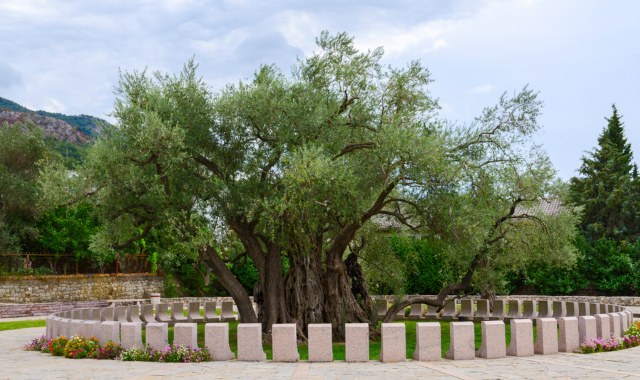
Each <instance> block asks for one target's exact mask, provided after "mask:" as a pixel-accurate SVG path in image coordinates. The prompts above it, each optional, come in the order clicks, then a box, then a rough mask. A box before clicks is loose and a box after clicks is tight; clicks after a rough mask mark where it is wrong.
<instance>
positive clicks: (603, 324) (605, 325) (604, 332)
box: [596, 314, 611, 339]
mask: <svg viewBox="0 0 640 380" xmlns="http://www.w3.org/2000/svg"><path fill="white" fill-rule="evenodd" d="M596 334H598V338H603V339H609V338H610V337H611V324H610V322H609V315H607V314H596Z"/></svg>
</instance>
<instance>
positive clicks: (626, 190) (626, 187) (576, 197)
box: [570, 105, 639, 241]
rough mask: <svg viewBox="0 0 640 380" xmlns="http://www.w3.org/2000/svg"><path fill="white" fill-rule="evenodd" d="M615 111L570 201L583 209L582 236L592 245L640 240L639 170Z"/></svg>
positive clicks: (573, 184)
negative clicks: (634, 162)
mask: <svg viewBox="0 0 640 380" xmlns="http://www.w3.org/2000/svg"><path fill="white" fill-rule="evenodd" d="M612 108H613V115H612V116H611V118H608V119H606V118H605V119H606V120H607V126H606V127H605V128H604V130H603V131H602V133H601V134H600V136H599V137H598V146H597V147H596V148H595V149H594V151H593V152H590V153H588V154H587V155H586V156H583V157H582V166H581V167H580V169H579V171H578V172H579V175H578V176H577V177H574V178H572V179H571V183H570V197H571V200H572V201H573V202H574V203H575V204H577V205H581V206H583V207H584V215H583V219H582V226H581V227H582V230H583V233H584V234H585V236H586V237H588V238H590V239H591V240H593V241H595V240H597V239H599V238H601V237H606V238H612V239H615V240H618V241H622V240H635V239H636V238H637V237H638V222H639V218H638V210H639V208H638V206H639V204H638V194H637V189H638V187H639V186H638V174H637V167H636V166H635V165H634V164H633V163H632V159H633V153H632V151H631V144H629V143H628V142H627V139H626V137H625V136H624V126H623V123H622V122H621V121H620V116H619V115H618V110H617V109H616V106H615V105H613V106H612Z"/></svg>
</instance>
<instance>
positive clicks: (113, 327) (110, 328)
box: [100, 321, 120, 344]
mask: <svg viewBox="0 0 640 380" xmlns="http://www.w3.org/2000/svg"><path fill="white" fill-rule="evenodd" d="M108 341H112V342H114V343H118V344H119V343H120V322H116V321H103V322H102V323H100V342H102V343H106V342H108Z"/></svg>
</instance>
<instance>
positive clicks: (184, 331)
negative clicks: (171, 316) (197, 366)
mask: <svg viewBox="0 0 640 380" xmlns="http://www.w3.org/2000/svg"><path fill="white" fill-rule="evenodd" d="M173 344H174V345H183V346H187V347H191V348H198V324H197V323H176V324H175V325H173Z"/></svg>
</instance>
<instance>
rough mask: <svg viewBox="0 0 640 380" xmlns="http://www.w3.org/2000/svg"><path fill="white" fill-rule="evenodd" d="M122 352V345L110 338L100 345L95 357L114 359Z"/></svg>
mask: <svg viewBox="0 0 640 380" xmlns="http://www.w3.org/2000/svg"><path fill="white" fill-rule="evenodd" d="M120 353H122V346H121V345H119V344H118V343H115V342H113V341H111V340H110V341H108V342H107V343H105V344H103V345H102V346H100V347H98V350H97V351H96V352H95V355H94V358H96V359H99V360H103V359H111V360H113V359H115V358H117V357H118V356H119V355H120Z"/></svg>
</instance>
